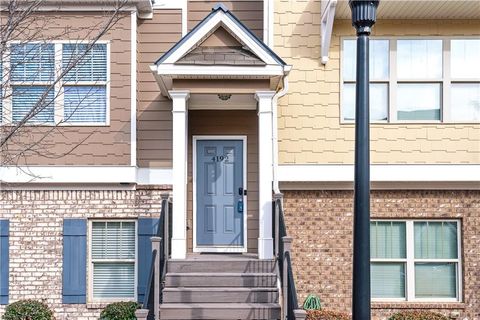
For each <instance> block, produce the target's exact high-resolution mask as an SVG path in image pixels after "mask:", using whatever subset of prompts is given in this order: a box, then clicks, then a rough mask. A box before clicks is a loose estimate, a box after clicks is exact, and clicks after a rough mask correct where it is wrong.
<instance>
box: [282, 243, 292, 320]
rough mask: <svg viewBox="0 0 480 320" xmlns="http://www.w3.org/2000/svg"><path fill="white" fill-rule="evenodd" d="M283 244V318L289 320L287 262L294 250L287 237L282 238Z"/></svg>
mask: <svg viewBox="0 0 480 320" xmlns="http://www.w3.org/2000/svg"><path fill="white" fill-rule="evenodd" d="M282 242H283V261H282V263H283V272H282V273H283V274H282V292H283V308H282V309H283V310H282V313H283V317H284V319H287V317H288V261H287V255H286V253H287V252H290V250H291V248H292V238H291V237H288V236H285V237H282Z"/></svg>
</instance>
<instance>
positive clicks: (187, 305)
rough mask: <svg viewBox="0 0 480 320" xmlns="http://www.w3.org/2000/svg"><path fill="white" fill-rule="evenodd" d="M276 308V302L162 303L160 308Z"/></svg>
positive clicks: (278, 305)
mask: <svg viewBox="0 0 480 320" xmlns="http://www.w3.org/2000/svg"><path fill="white" fill-rule="evenodd" d="M197 308H198V309H278V308H280V304H278V303H162V304H161V305H160V309H197Z"/></svg>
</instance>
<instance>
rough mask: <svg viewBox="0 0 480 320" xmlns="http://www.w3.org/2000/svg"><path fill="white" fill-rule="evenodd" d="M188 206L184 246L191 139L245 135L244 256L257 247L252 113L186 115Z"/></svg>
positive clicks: (190, 198) (190, 197) (190, 195)
mask: <svg viewBox="0 0 480 320" xmlns="http://www.w3.org/2000/svg"><path fill="white" fill-rule="evenodd" d="M188 122H189V124H188V132H189V133H188V185H187V194H188V199H187V201H188V203H187V226H188V227H189V229H188V232H187V238H188V239H187V244H188V251H189V252H191V251H192V245H193V241H192V239H193V227H194V226H193V185H192V182H193V170H192V149H193V148H192V136H194V135H237V136H239V135H246V136H247V190H248V196H247V214H248V216H247V228H248V235H247V237H248V240H247V241H248V242H247V246H248V248H247V249H248V252H250V253H256V252H257V250H258V249H257V247H258V147H257V145H258V129H257V128H258V125H257V123H258V117H257V113H256V111H255V110H241V111H239V110H236V111H233V110H222V111H218V110H217V111H213V110H202V111H199V110H195V111H189V112H188Z"/></svg>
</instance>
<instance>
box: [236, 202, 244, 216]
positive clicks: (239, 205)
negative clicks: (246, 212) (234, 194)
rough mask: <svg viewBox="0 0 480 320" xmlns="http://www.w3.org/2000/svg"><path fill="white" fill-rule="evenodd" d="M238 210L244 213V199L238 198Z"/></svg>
mask: <svg viewBox="0 0 480 320" xmlns="http://www.w3.org/2000/svg"><path fill="white" fill-rule="evenodd" d="M237 211H238V212H239V213H243V201H242V200H238V202H237Z"/></svg>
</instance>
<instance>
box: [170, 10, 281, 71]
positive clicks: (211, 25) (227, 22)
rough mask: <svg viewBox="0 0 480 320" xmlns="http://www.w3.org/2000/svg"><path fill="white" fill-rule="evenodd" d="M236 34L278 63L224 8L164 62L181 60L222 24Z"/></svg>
mask: <svg viewBox="0 0 480 320" xmlns="http://www.w3.org/2000/svg"><path fill="white" fill-rule="evenodd" d="M222 23H223V25H224V26H225V27H226V28H227V29H229V30H230V31H231V32H232V33H233V34H234V35H236V36H237V37H238V38H239V39H240V40H241V41H242V42H243V43H244V44H245V45H246V46H247V47H248V48H249V49H250V50H252V52H253V53H254V54H256V55H257V56H258V57H259V58H260V59H261V60H262V61H263V62H265V63H266V64H271V65H277V64H278V63H277V62H276V61H275V60H274V59H273V58H272V57H271V56H270V54H269V53H267V52H266V51H265V50H264V49H263V48H262V47H260V46H259V45H258V43H257V42H255V41H254V40H253V39H252V38H251V37H250V36H249V35H247V34H246V33H245V32H244V31H243V30H241V29H240V27H239V26H238V25H237V24H236V23H235V22H234V21H233V20H232V19H231V18H230V17H229V16H228V15H227V14H225V12H223V11H222V10H219V11H217V13H216V14H214V15H213V16H212V17H211V18H210V19H209V20H208V21H206V23H205V24H204V25H203V26H202V27H201V28H200V29H198V30H197V31H196V32H195V33H193V34H191V36H190V38H189V39H188V40H187V41H185V43H183V44H182V45H181V46H180V47H179V48H177V50H175V52H173V53H172V54H171V55H170V56H169V57H167V59H165V61H163V63H162V64H173V63H175V62H177V61H178V60H180V58H181V57H183V55H185V54H186V53H187V52H188V51H189V50H190V49H191V48H193V47H194V46H195V45H196V44H197V43H198V42H200V41H201V40H202V39H203V38H204V37H205V36H206V35H207V34H208V33H209V32H210V31H212V30H214V29H215V28H217V26H218V25H220V24H222Z"/></svg>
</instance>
